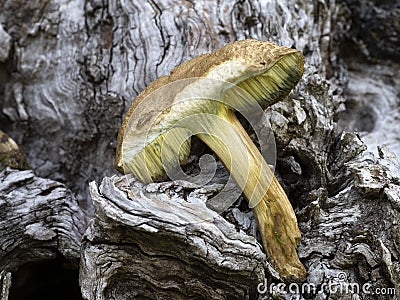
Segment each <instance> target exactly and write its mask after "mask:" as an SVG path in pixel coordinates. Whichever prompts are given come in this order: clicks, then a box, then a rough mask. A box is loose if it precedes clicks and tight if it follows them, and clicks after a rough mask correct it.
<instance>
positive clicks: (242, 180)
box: [197, 109, 306, 280]
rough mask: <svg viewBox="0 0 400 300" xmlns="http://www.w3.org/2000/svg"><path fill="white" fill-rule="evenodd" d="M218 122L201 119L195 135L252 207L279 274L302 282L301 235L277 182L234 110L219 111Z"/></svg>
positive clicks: (266, 247)
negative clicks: (298, 246) (199, 129)
mask: <svg viewBox="0 0 400 300" xmlns="http://www.w3.org/2000/svg"><path fill="white" fill-rule="evenodd" d="M218 118H219V121H217V122H215V121H213V122H212V123H211V122H207V121H205V120H204V119H203V120H202V121H203V122H202V126H203V128H204V127H207V128H206V130H205V131H203V132H206V133H201V134H197V136H198V137H199V138H200V139H201V140H202V141H203V142H205V143H206V144H207V145H208V146H209V147H210V148H211V149H212V150H213V151H214V152H215V153H216V154H217V156H218V157H219V158H220V160H221V161H222V163H223V164H224V165H225V167H226V168H227V169H228V170H229V172H230V173H231V174H232V177H233V179H234V180H235V181H236V183H237V184H238V185H239V187H240V188H241V189H242V191H243V193H244V195H245V197H246V198H247V200H248V201H249V204H250V207H251V206H254V205H255V206H254V207H253V208H252V209H253V213H254V215H255V218H256V220H257V223H258V228H259V231H260V233H261V237H262V241H263V245H264V248H265V250H266V252H267V254H268V257H269V258H270V260H271V261H272V263H273V265H274V267H275V268H276V269H277V271H278V272H279V273H280V275H281V276H282V277H283V278H285V279H287V280H289V279H295V280H303V279H305V276H306V270H305V268H304V266H303V265H302V263H301V262H300V260H299V258H298V256H297V252H296V247H297V243H298V242H299V241H300V238H301V234H300V231H299V228H298V225H297V220H296V216H295V213H294V211H293V208H292V206H291V204H290V202H289V200H288V198H287V196H286V194H285V192H284V190H283V188H282V187H281V186H280V184H279V182H278V180H277V179H276V177H275V176H274V174H273V172H272V171H271V169H270V167H269V166H268V164H267V163H266V161H265V160H264V158H263V156H262V155H261V153H260V152H259V150H258V149H257V147H256V146H255V145H254V143H253V142H252V140H251V139H250V137H249V136H248V134H247V133H246V131H245V130H244V128H243V127H242V125H241V124H240V122H239V120H238V119H237V118H236V116H235V114H234V112H233V111H231V110H229V109H222V110H221V111H220V113H219V114H218Z"/></svg>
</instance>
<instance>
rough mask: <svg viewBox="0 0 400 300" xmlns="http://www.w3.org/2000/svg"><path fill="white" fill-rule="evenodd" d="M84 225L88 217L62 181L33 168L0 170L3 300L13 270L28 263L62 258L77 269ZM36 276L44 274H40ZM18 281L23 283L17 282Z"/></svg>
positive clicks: (0, 253) (0, 263) (5, 297)
mask: <svg viewBox="0 0 400 300" xmlns="http://www.w3.org/2000/svg"><path fill="white" fill-rule="evenodd" d="M86 224H87V216H86V215H85V214H84V213H83V211H82V210H81V209H80V208H79V206H78V203H77V201H76V200H75V198H74V197H73V195H72V193H71V191H70V190H68V189H67V188H66V187H65V186H64V185H63V184H61V183H59V182H55V181H53V180H50V179H44V178H40V177H37V176H35V175H34V174H33V172H32V171H31V170H26V171H18V170H12V169H6V170H4V171H2V172H1V173H0V245H1V246H0V270H1V275H0V279H1V280H0V283H1V285H0V286H1V288H2V290H1V293H2V294H1V296H2V297H3V298H1V299H8V298H7V293H8V289H9V288H10V276H11V273H12V272H16V271H17V270H18V269H19V268H20V267H21V266H24V265H26V264H28V263H35V262H37V263H38V262H43V261H49V260H54V259H55V258H56V257H58V256H62V257H64V258H65V259H67V261H68V262H69V263H70V264H71V265H72V266H73V267H75V268H77V267H78V264H79V259H80V245H81V237H82V234H83V232H84V230H85V229H86ZM56 275H57V274H54V275H53V276H56ZM58 275H59V274H58ZM36 276H39V278H40V276H41V275H40V274H36ZM76 280H77V279H76ZM28 284H29V283H28ZM15 285H16V286H19V285H18V283H17V282H16V283H15ZM25 288H27V287H25ZM28 296H29V295H28Z"/></svg>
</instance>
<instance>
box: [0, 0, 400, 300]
mask: <svg viewBox="0 0 400 300" xmlns="http://www.w3.org/2000/svg"><path fill="white" fill-rule="evenodd" d="M375 2H376V1H367V0H365V1H364V0H363V1H360V0H354V1H353V0H347V1H345V2H341V3H336V2H335V1H313V2H310V1H304V0H288V1H286V2H282V1H257V0H250V1H235V0H226V1H225V0H223V1H216V2H215V1H197V2H193V1H192V2H191V1H184V0H167V1H97V0H89V1H83V0H73V1H60V0H53V1H40V0H32V1H29V3H27V2H26V1H21V0H0V7H1V10H0V107H1V113H0V130H2V131H4V132H7V133H8V134H10V135H11V136H12V137H13V139H15V141H16V142H17V144H18V145H21V147H22V148H21V149H23V150H24V151H25V153H26V157H27V161H28V163H29V165H30V166H31V168H32V170H33V171H17V170H11V169H6V170H4V171H2V172H1V173H0V216H1V218H0V232H1V235H0V241H1V243H0V245H1V247H0V297H1V299H2V300H3V299H21V298H23V297H24V296H25V298H26V297H27V295H28V294H29V293H28V292H30V291H29V288H31V287H32V285H33V286H36V287H37V288H39V287H40V284H41V283H43V282H47V279H45V278H49V277H46V270H47V273H51V274H54V278H58V279H60V278H62V280H64V278H68V279H67V280H64V282H67V283H69V284H71V285H72V281H74V282H75V283H77V282H78V278H77V277H78V275H77V271H76V270H77V269H78V268H80V272H79V283H80V285H81V294H82V296H83V297H84V298H85V299H133V298H138V299H143V298H144V299H146V298H149V299H156V298H158V299H171V298H177V299H186V298H193V299H195V298H196V299H197V298H198V299H235V298H236V299H246V298H247V299H258V298H261V299H262V298H265V299H268V298H273V299H282V298H283V299H291V297H297V296H298V297H300V298H301V297H303V298H304V299H354V298H351V297H352V296H354V297H355V298H356V299H394V298H395V296H394V295H393V293H394V291H395V293H396V294H397V295H398V294H399V293H400V290H399V286H400V285H399V274H400V273H399V263H398V261H399V244H400V239H399V228H398V226H399V225H398V224H399V221H398V218H399V211H400V189H399V184H400V175H399V173H400V171H399V163H398V161H397V159H396V158H395V155H394V154H392V152H394V153H396V154H397V155H399V152H398V147H397V145H399V144H400V142H399V141H400V138H399V136H398V133H397V132H396V130H393V128H396V126H398V123H399V119H400V118H399V117H398V95H399V94H400V81H399V80H398V78H397V77H396V76H397V74H398V72H399V65H398V63H399V61H398V58H399V57H400V53H399V51H400V50H399V49H400V47H399V37H400V32H399V26H398V22H396V20H397V19H398V17H399V15H400V9H399V4H398V3H395V2H390V1H385V2H384V3H378V2H376V3H375ZM381 28H386V29H385V30H384V32H383V31H382V29H381ZM244 38H258V39H262V40H264V39H267V40H270V41H272V42H275V43H277V44H281V45H286V46H289V47H295V48H297V49H299V50H301V51H302V52H303V54H304V56H305V59H306V66H305V74H304V76H303V79H302V81H301V82H300V84H299V85H298V86H297V87H296V89H295V90H294V91H293V93H292V94H291V95H290V96H289V97H288V98H287V99H284V100H282V101H280V102H279V103H277V104H275V105H274V106H272V107H270V108H269V109H268V110H267V111H266V114H267V115H268V118H269V121H270V123H271V126H272V129H273V131H274V133H275V139H276V145H277V153H278V157H277V169H276V170H277V176H278V177H279V179H280V181H281V184H282V186H283V187H284V188H285V190H286V192H287V194H288V196H289V199H290V200H291V203H292V205H293V207H294V208H295V212H296V215H297V217H298V221H299V225H300V230H301V232H302V241H301V244H300V246H299V249H298V252H299V255H300V258H301V260H302V262H303V263H304V264H305V266H306V268H307V271H308V277H307V280H306V282H305V284H303V285H299V286H298V287H299V290H298V291H296V287H297V286H293V288H294V290H291V291H290V293H287V294H283V293H282V291H281V292H279V291H278V290H277V289H275V290H273V287H274V286H275V287H276V284H277V283H279V282H280V279H279V275H278V274H277V272H275V271H274V270H273V268H272V266H270V265H269V263H268V257H266V255H265V254H264V251H263V249H262V246H261V244H260V239H259V237H258V236H257V230H256V224H255V221H254V218H253V216H252V213H251V210H249V209H248V207H247V205H246V202H245V201H244V200H243V199H242V198H239V199H238V200H237V201H236V202H235V203H234V204H233V205H232V207H230V208H229V209H228V210H227V211H225V212H223V213H222V214H221V215H219V214H216V213H215V212H214V211H212V210H211V209H209V208H208V207H207V205H206V203H207V201H211V199H212V196H213V195H215V194H217V193H218V192H219V190H220V188H221V184H223V183H224V182H225V181H224V180H226V178H227V176H228V175H227V173H226V172H225V170H224V168H223V167H222V166H221V165H219V169H218V172H217V179H215V180H214V181H213V182H211V183H209V184H207V185H206V186H204V187H199V186H194V185H191V184H189V183H187V182H168V181H166V182H163V183H154V184H150V185H146V186H144V185H142V184H140V183H138V182H137V181H136V180H135V179H134V178H132V177H130V176H127V177H125V176H118V175H113V174H115V171H113V161H114V155H115V141H116V135H117V131H118V128H119V126H120V124H121V121H122V118H123V115H124V112H125V111H126V109H127V107H128V106H129V105H130V103H131V102H132V100H133V99H134V96H136V95H137V94H138V93H139V92H140V91H141V90H142V89H143V88H144V87H145V86H146V85H147V84H148V83H150V82H151V81H153V80H154V79H155V78H157V77H158V76H160V75H163V74H167V73H168V72H169V70H171V69H172V68H173V67H175V66H176V65H177V64H179V63H181V62H182V61H185V60H187V59H189V58H191V57H194V56H196V55H198V54H201V53H205V52H208V51H211V50H214V49H216V48H218V47H220V46H222V45H224V44H225V43H227V42H230V41H234V40H238V39H244ZM357 131H358V132H359V133H356V132H357ZM384 142H387V143H388V148H386V147H380V148H379V151H378V150H376V149H377V148H376V145H381V144H383V143H384ZM366 146H368V147H369V148H368V149H367V147H366ZM388 149H389V150H388ZM204 151H207V150H204V149H203V148H201V147H199V149H198V151H197V155H201V154H202V153H204ZM368 151H372V152H375V154H372V153H370V152H368ZM193 157H195V156H193ZM191 166H192V169H193V170H196V168H197V166H196V159H194V160H193V162H192V165H191ZM189 170H190V167H189ZM35 174H36V175H35ZM93 180H95V181H96V182H97V183H95V182H92V183H91V184H90V194H89V182H91V181H93ZM60 182H62V183H64V184H65V185H66V186H67V187H66V186H64V185H63V184H61V183H60ZM71 191H72V192H71ZM73 194H74V195H75V196H74V195H73ZM92 200H93V202H92ZM89 219H90V221H89ZM202 220H204V221H202ZM201 221H202V222H201ZM85 230H86V232H85V234H84V235H83V233H84V231H85ZM82 235H83V240H82V241H81V237H82ZM45 262H47V263H49V264H46V263H45ZM38 264H41V265H40V268H37V266H38ZM65 264H68V265H69V267H70V268H72V269H73V268H75V271H74V272H75V273H74V275H72V276H75V278H74V279H71V277H62V276H67V275H66V274H67V273H68V271H67V269H66V268H65V267H63V266H64V265H65ZM55 265H56V266H57V268H56V269H55V270H56V271H53V270H54V269H53V267H54V266H55ZM35 272H36V273H35ZM32 274H34V276H33V277H36V278H43V280H41V281H40V280H38V281H32V282H31V285H29V284H28V283H27V281H26V280H25V281H24V280H23V278H24V276H25V278H33V277H32ZM29 276H31V277H29ZM68 276H69V275H68ZM28 281H29V280H28ZM32 283H33V284H32ZM39 283H40V284H39ZM346 283H348V284H352V285H351V287H353V288H354V287H359V288H360V290H358V291H357V290H351V291H352V292H357V293H351V292H349V290H346V289H344V290H343V289H339V288H337V287H339V286H349V285H346ZM286 284H287V286H288V285H289V284H290V283H286ZM307 284H308V285H307ZM56 286H57V285H56ZM313 286H315V290H309V291H307V289H306V290H305V291H302V290H301V288H302V287H305V288H309V287H311V288H312V287H313ZM28 287H29V288H28ZM42 287H43V286H42ZM332 287H336V289H332ZM362 288H364V290H362ZM46 290H47V295H49V294H51V293H50V292H49V291H50V290H51V289H50V288H48V287H47V288H46V286H44V287H43V289H40V288H39V294H40V293H42V294H40V296H41V297H42V298H43V297H44V296H43V295H46ZM60 291H61V290H60ZM377 291H385V292H386V294H385V295H382V294H380V295H378V294H376V292H377ZM18 292H26V293H25V295H23V294H18ZM36 292H37V291H36ZM318 292H320V293H318ZM374 293H375V294H374ZM355 294H357V296H355ZM30 295H32V293H31V294H30ZM59 296H60V297H61V296H62V295H61V292H60V295H59ZM69 296H70V297H69V299H72V298H74V297H80V295H76V294H74V295H72V294H71V295H69ZM60 297H59V298H60ZM357 297H358V298H357ZM53 298H54V295H53Z"/></svg>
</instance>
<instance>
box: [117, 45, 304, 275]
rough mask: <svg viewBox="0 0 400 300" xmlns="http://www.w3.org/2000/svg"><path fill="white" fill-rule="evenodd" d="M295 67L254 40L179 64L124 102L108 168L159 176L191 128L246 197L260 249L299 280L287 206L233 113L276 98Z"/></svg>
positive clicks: (280, 51) (298, 72)
mask: <svg viewBox="0 0 400 300" xmlns="http://www.w3.org/2000/svg"><path fill="white" fill-rule="evenodd" d="M303 70H304V58H303V56H302V54H301V53H300V52H299V51H297V50H295V49H291V48H288V47H284V46H277V45H275V44H273V43H271V42H267V41H265V42H263V41H258V40H255V39H248V40H242V41H237V42H233V43H230V44H227V45H226V46H224V47H222V48H220V49H218V50H216V51H214V52H212V53H209V54H203V55H200V56H198V57H195V58H193V59H191V60H189V61H186V62H184V63H182V64H180V65H179V66H177V67H176V68H175V69H173V70H172V71H171V73H170V75H169V76H161V77H159V78H158V79H157V80H155V81H154V82H152V83H151V84H150V85H148V86H147V87H146V88H145V89H144V90H143V91H142V92H141V93H140V94H139V95H138V96H137V97H136V99H135V101H134V102H133V103H132V105H131V107H130V108H129V110H128V112H127V114H126V116H125V119H124V121H123V124H122V126H121V128H120V130H119V134H118V142H117V154H116V160H115V167H116V169H117V170H118V171H120V172H122V173H125V174H126V173H133V174H134V175H135V176H136V177H137V178H138V179H139V180H141V181H142V182H144V183H148V182H153V181H155V180H157V179H160V178H162V177H163V176H165V173H166V172H167V169H169V168H170V165H171V166H172V165H174V164H176V163H178V164H184V163H185V160H186V159H187V157H188V155H189V153H190V138H189V137H190V136H191V135H193V134H195V135H196V136H197V137H198V138H200V139H201V140H202V141H203V142H204V143H205V144H207V145H208V146H209V148H210V149H212V151H214V152H215V154H216V155H217V156H218V158H219V159H220V160H221V161H222V163H223V164H224V165H225V167H226V168H227V169H228V170H229V172H230V173H231V176H232V177H233V179H234V180H235V181H236V183H237V185H238V186H239V187H240V188H241V190H242V191H243V193H244V195H245V197H246V199H247V200H248V201H249V206H250V207H251V208H252V210H253V213H254V216H255V218H256V220H257V224H258V228H259V231H260V233H261V237H262V241H263V246H264V249H265V250H266V253H267V255H268V257H269V259H270V260H271V262H272V264H273V265H274V267H275V268H276V270H277V271H278V272H279V274H280V276H281V277H282V278H283V279H286V280H292V279H293V280H304V279H305V276H306V271H305V268H304V266H303V265H302V263H301V262H300V260H299V258H298V255H297V252H296V247H297V244H298V242H299V240H300V238H301V234H300V231H299V229H298V225H297V220H296V216H295V213H294V211H293V208H292V206H291V204H290V202H289V200H288V198H287V196H286V194H285V192H284V190H283V188H282V187H281V185H280V184H279V182H278V180H277V179H276V177H275V176H274V174H273V172H272V171H271V169H270V167H269V166H268V164H267V162H266V161H265V160H264V158H263V156H262V154H261V153H260V152H259V150H258V148H257V147H256V146H255V144H254V143H253V142H252V140H251V138H250V137H249V135H248V134H247V132H246V131H245V129H244V128H243V127H242V125H241V123H240V122H239V121H238V119H237V117H236V115H235V112H234V110H237V111H239V112H240V113H242V114H246V113H247V114H248V115H249V114H252V113H253V112H255V111H256V110H255V109H254V107H256V106H257V105H258V107H260V106H261V108H263V109H265V108H266V107H268V106H269V105H272V104H274V103H276V102H277V101H279V100H280V99H282V98H283V97H285V96H287V95H288V94H289V93H290V91H291V89H292V88H293V87H294V86H295V85H296V84H297V82H298V81H299V80H300V78H301V76H302V74H303ZM238 90H241V91H244V92H243V93H241V92H240V91H239V92H238ZM157 91H158V92H157ZM160 91H161V92H160ZM246 93H247V96H248V95H250V97H247V96H246V95H244V94H246ZM248 99H253V100H254V99H255V100H254V101H251V100H248ZM254 102H255V103H254ZM255 104H256V105H255ZM185 120H186V121H185Z"/></svg>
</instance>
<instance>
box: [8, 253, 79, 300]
mask: <svg viewBox="0 0 400 300" xmlns="http://www.w3.org/2000/svg"><path fill="white" fill-rule="evenodd" d="M78 277H79V272H78V270H77V269H76V268H73V267H72V266H71V264H70V263H68V262H67V261H66V260H65V259H64V258H63V257H61V256H59V257H57V258H56V259H54V260H50V261H44V262H36V263H28V264H26V265H23V266H21V267H20V268H19V269H18V270H17V271H16V272H14V273H13V274H12V285H11V289H10V295H9V300H31V299H32V300H34V299H41V300H47V299H48V300H54V299H59V300H64V299H65V300H67V299H68V300H80V299H82V296H81V292H80V288H79V284H78Z"/></svg>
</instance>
